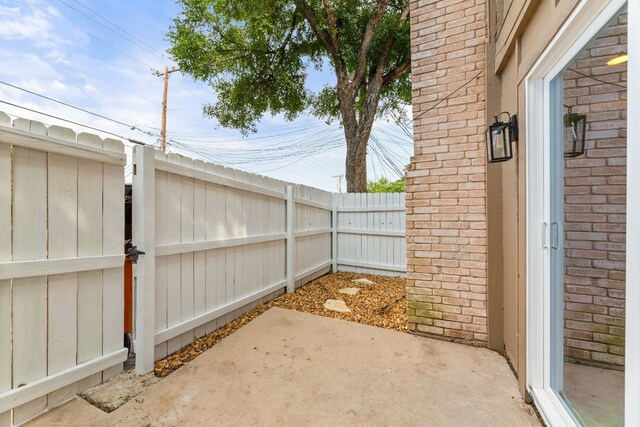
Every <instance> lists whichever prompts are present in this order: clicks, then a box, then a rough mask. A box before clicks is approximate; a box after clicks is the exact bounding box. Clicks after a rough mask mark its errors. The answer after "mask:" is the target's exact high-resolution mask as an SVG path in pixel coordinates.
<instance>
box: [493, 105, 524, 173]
mask: <svg viewBox="0 0 640 427" xmlns="http://www.w3.org/2000/svg"><path fill="white" fill-rule="evenodd" d="M503 114H506V115H507V116H509V120H508V121H507V122H506V123H503V122H501V121H498V117H500V116H501V115H503ZM494 117H495V119H496V121H495V123H494V124H492V125H491V126H489V129H487V161H488V162H489V163H498V162H506V161H507V160H509V159H511V158H513V145H512V144H513V142H514V141H516V142H517V141H518V116H516V115H515V114H514V115H513V116H512V115H510V114H509V113H507V112H506V111H503V112H502V113H500V114H498V115H497V116H494Z"/></svg>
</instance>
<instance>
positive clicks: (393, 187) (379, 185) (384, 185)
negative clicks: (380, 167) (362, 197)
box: [367, 178, 405, 193]
mask: <svg viewBox="0 0 640 427" xmlns="http://www.w3.org/2000/svg"><path fill="white" fill-rule="evenodd" d="M404 183H405V179H404V178H402V179H399V180H397V181H389V180H388V179H387V178H380V179H379V180H377V181H369V184H367V192H369V193H404Z"/></svg>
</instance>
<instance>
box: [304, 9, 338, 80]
mask: <svg viewBox="0 0 640 427" xmlns="http://www.w3.org/2000/svg"><path fill="white" fill-rule="evenodd" d="M296 6H297V7H298V8H299V9H300V11H301V13H302V16H304V17H305V19H306V20H307V22H308V23H309V25H310V26H311V29H312V30H313V31H314V32H315V34H316V35H317V36H318V39H320V41H321V42H322V43H323V44H324V45H325V47H326V48H327V50H328V51H329V54H330V55H331V59H333V63H334V66H335V68H336V77H337V78H338V86H339V87H340V86H341V85H344V86H346V85H347V84H348V77H347V66H346V65H345V63H344V60H343V59H342V57H341V56H340V51H339V50H338V45H337V44H336V43H335V41H334V38H333V37H332V36H331V34H330V33H329V32H328V31H327V30H326V29H324V28H322V27H321V26H320V22H319V21H318V17H317V16H316V13H315V12H314V10H313V9H312V8H311V6H309V5H308V4H307V3H306V1H305V0H296Z"/></svg>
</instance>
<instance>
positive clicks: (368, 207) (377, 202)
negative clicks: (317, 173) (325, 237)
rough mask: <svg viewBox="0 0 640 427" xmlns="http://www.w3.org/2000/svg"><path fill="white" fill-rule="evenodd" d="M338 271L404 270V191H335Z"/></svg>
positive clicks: (385, 272) (392, 272) (393, 272)
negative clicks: (338, 192)
mask: <svg viewBox="0 0 640 427" xmlns="http://www.w3.org/2000/svg"><path fill="white" fill-rule="evenodd" d="M333 203H334V205H335V210H336V214H337V218H336V222H337V230H336V234H337V242H336V249H337V254H336V255H334V256H336V257H337V258H336V261H334V262H335V263H336V264H337V269H338V271H352V272H356V273H369V274H380V275H388V276H398V275H401V274H404V273H405V272H406V243H405V200H404V193H357V194H334V202H333Z"/></svg>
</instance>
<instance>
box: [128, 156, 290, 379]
mask: <svg viewBox="0 0 640 427" xmlns="http://www.w3.org/2000/svg"><path fill="white" fill-rule="evenodd" d="M134 164H135V166H136V170H137V171H139V172H140V173H137V174H135V175H134V186H133V189H134V193H133V209H134V218H136V219H135V220H134V244H135V245H137V246H139V247H140V248H141V250H146V249H148V247H149V246H150V245H152V246H153V247H154V251H153V254H152V255H151V256H149V252H148V255H145V256H143V258H144V262H141V263H139V264H138V265H137V266H136V268H135V271H134V275H135V276H136V278H137V291H136V294H137V304H139V305H140V308H139V309H137V310H136V317H137V319H136V331H135V333H136V353H137V359H140V363H136V365H137V366H136V369H137V370H138V372H148V371H149V370H151V369H152V368H153V362H154V361H155V360H158V359H161V358H163V357H165V356H167V355H168V354H170V353H172V352H174V351H176V350H178V349H180V348H182V347H184V346H186V345H188V344H189V343H191V342H192V341H193V340H194V339H195V338H198V337H201V336H203V335H204V334H206V333H208V332H212V331H213V330H215V329H216V328H218V327H220V326H222V325H224V324H226V323H228V322H230V321H231V320H233V319H235V318H237V317H238V316H240V315H241V314H244V313H245V312H246V311H248V310H250V309H252V308H253V307H255V306H257V305H258V304H261V303H262V302H264V301H266V300H268V299H270V298H273V297H275V296H276V295H278V294H280V293H282V292H284V290H283V288H284V287H285V284H286V277H285V273H284V272H285V264H284V262H285V256H284V248H285V239H286V233H285V231H286V230H285V203H286V193H285V191H284V190H285V184H284V183H283V182H280V181H276V180H273V179H270V178H266V177H262V176H259V175H254V174H249V173H246V172H241V171H237V170H233V169H228V168H224V167H221V166H218V165H213V164H205V163H204V162H200V161H193V160H191V159H189V158H186V157H181V156H179V155H177V154H168V155H166V156H165V155H164V154H163V153H160V152H158V151H156V150H153V149H151V148H141V147H136V149H135V150H134ZM149 171H151V172H149ZM150 193H153V194H150ZM152 200H153V202H151V201H152ZM150 203H153V209H152V210H149V207H150V205H149V204H150ZM151 214H153V216H154V218H155V221H154V226H153V227H146V228H145V227H144V224H143V223H142V222H143V221H144V218H147V217H149V216H150V215H151ZM136 231H138V232H136ZM151 270H152V271H153V275H149V274H148V273H150V272H151ZM152 277H153V279H152ZM151 301H152V302H151ZM147 310H153V313H148V312H147ZM142 316H146V318H145V319H142V318H141V319H138V317H142ZM152 317H153V320H151V319H152ZM138 324H139V325H138Z"/></svg>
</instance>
